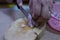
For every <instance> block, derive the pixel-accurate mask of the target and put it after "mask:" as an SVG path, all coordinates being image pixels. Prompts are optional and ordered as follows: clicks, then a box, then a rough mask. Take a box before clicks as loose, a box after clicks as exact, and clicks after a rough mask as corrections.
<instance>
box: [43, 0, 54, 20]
mask: <svg viewBox="0 0 60 40" xmlns="http://www.w3.org/2000/svg"><path fill="white" fill-rule="evenodd" d="M42 5H43V8H42V17H43V18H46V19H49V18H50V16H51V13H49V12H51V10H52V6H53V0H45V1H44V0H42Z"/></svg>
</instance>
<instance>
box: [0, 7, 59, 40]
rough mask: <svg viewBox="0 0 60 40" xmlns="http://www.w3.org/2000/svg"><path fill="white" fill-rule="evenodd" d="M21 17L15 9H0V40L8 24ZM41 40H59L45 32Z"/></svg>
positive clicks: (22, 15)
mask: <svg viewBox="0 0 60 40" xmlns="http://www.w3.org/2000/svg"><path fill="white" fill-rule="evenodd" d="M22 17H24V14H23V13H22V12H21V11H20V10H18V9H17V8H16V7H15V9H14V8H10V9H9V8H4V9H3V8H1V9H0V40H3V35H4V33H5V31H6V30H7V29H8V28H9V26H10V24H11V23H12V22H13V21H14V20H16V19H18V18H22ZM41 40H60V35H59V34H55V33H52V32H50V31H47V30H45V31H44V35H43V37H42V38H41Z"/></svg>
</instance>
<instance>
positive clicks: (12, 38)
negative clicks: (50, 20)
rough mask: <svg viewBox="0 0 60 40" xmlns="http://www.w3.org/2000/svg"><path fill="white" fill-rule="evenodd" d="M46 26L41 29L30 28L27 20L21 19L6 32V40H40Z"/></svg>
mask: <svg viewBox="0 0 60 40" xmlns="http://www.w3.org/2000/svg"><path fill="white" fill-rule="evenodd" d="M45 27H46V24H44V25H43V26H42V28H41V29H38V28H30V27H29V26H28V24H27V20H25V18H20V19H18V20H16V21H15V22H13V23H12V24H11V27H10V28H9V29H8V30H7V31H6V33H5V35H4V38H5V40H40V38H41V36H42V34H43V31H44V29H45Z"/></svg>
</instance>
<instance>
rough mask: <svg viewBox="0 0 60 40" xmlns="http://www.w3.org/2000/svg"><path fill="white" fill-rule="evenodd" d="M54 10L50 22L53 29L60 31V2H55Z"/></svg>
mask: <svg viewBox="0 0 60 40" xmlns="http://www.w3.org/2000/svg"><path fill="white" fill-rule="evenodd" d="M52 11H53V14H51V18H50V20H49V21H48V23H49V25H50V26H51V27H52V28H53V29H55V30H57V31H60V3H57V4H54V5H53V10H52Z"/></svg>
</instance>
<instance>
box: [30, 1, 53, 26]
mask: <svg viewBox="0 0 60 40" xmlns="http://www.w3.org/2000/svg"><path fill="white" fill-rule="evenodd" d="M29 7H30V12H31V16H32V20H34V22H35V24H37V25H38V24H39V25H40V23H42V22H45V21H46V19H49V18H50V16H51V13H50V12H51V10H52V7H53V0H30V1H29Z"/></svg>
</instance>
